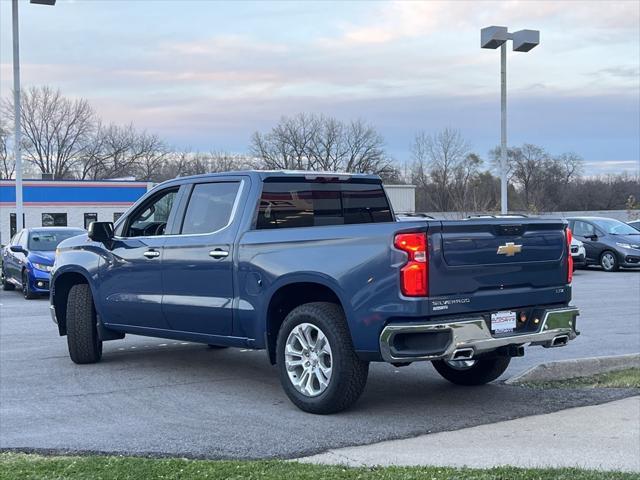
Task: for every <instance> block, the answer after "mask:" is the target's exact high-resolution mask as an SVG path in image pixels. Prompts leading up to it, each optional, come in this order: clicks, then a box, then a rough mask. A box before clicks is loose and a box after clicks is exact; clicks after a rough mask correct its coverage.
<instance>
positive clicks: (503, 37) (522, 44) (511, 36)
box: [480, 26, 540, 214]
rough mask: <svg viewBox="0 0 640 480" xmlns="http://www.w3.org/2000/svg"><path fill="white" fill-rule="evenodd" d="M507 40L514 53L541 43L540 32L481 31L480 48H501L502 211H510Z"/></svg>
mask: <svg viewBox="0 0 640 480" xmlns="http://www.w3.org/2000/svg"><path fill="white" fill-rule="evenodd" d="M507 40H512V41H513V51H514V52H528V51H529V50H531V49H533V48H535V47H536V46H537V45H538V44H539V43H540V32H539V31H538V30H518V31H517V32H513V33H509V32H508V31H507V27H496V26H491V27H486V28H483V29H482V30H480V46H481V47H482V48H492V49H496V48H498V47H500V211H501V212H502V213H503V214H506V213H507V212H508V211H509V207H508V204H507Z"/></svg>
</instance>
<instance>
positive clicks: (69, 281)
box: [50, 270, 95, 335]
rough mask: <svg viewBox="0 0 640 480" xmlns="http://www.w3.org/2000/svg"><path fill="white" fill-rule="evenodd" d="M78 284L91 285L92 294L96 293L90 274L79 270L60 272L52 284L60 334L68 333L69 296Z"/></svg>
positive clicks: (53, 301)
mask: <svg viewBox="0 0 640 480" xmlns="http://www.w3.org/2000/svg"><path fill="white" fill-rule="evenodd" d="M78 284H87V285H89V288H90V289H91V293H92V295H93V294H94V290H93V285H91V282H90V281H89V276H88V275H87V274H86V273H85V272H82V271H78V270H67V271H64V272H61V273H58V274H57V275H56V277H55V279H54V280H53V283H52V284H51V286H50V288H51V292H52V293H51V295H52V298H51V305H52V306H53V308H54V310H55V313H56V320H57V321H58V332H59V333H60V335H66V334H67V299H68V298H69V292H70V291H71V287H73V286H74V285H78ZM94 298H95V296H94Z"/></svg>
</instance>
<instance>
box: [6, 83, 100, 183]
mask: <svg viewBox="0 0 640 480" xmlns="http://www.w3.org/2000/svg"><path fill="white" fill-rule="evenodd" d="M2 112H3V115H4V116H5V117H6V118H10V119H13V117H14V109H13V100H12V98H11V99H8V100H5V101H3V102H2ZM20 116H21V122H22V136H23V140H24V145H23V149H24V156H25V160H26V161H28V162H30V163H31V164H33V165H34V166H35V167H36V168H37V169H38V170H40V172H42V173H50V174H52V175H53V177H54V178H66V177H68V176H71V175H72V174H73V172H74V169H75V167H76V164H77V162H78V157H79V155H80V154H81V153H82V152H83V151H84V150H85V148H86V147H87V143H88V142H89V139H90V137H91V134H92V132H93V130H94V126H95V118H96V117H95V114H94V111H93V109H92V108H91V106H90V105H89V103H88V102H87V101H86V100H85V99H83V98H79V99H75V100H72V99H69V98H67V97H64V96H63V95H62V94H61V93H60V91H59V90H53V89H52V88H50V87H47V86H43V87H31V88H28V89H26V90H24V93H23V94H22V98H21V112H20Z"/></svg>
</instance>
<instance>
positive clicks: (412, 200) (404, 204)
mask: <svg viewBox="0 0 640 480" xmlns="http://www.w3.org/2000/svg"><path fill="white" fill-rule="evenodd" d="M384 189H385V191H386V192H387V196H388V197H389V201H390V202H391V206H392V207H393V211H394V212H395V213H415V211H416V186H415V185H385V186H384Z"/></svg>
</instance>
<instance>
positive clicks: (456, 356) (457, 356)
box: [451, 348, 473, 360]
mask: <svg viewBox="0 0 640 480" xmlns="http://www.w3.org/2000/svg"><path fill="white" fill-rule="evenodd" d="M472 358H473V348H459V349H457V350H454V351H453V354H452V355H451V360H471V359H472Z"/></svg>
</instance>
